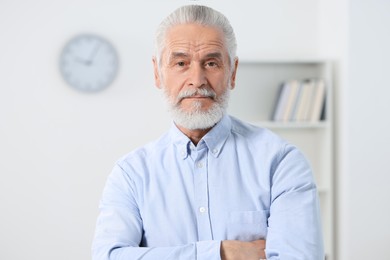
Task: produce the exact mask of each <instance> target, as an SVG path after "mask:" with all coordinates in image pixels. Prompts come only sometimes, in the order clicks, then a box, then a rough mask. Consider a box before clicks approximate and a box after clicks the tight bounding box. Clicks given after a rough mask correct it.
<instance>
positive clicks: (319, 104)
mask: <svg viewBox="0 0 390 260" xmlns="http://www.w3.org/2000/svg"><path fill="white" fill-rule="evenodd" d="M325 97H326V87H325V82H324V80H321V79H319V80H316V81H315V92H314V94H313V105H312V107H311V111H310V112H311V114H310V117H309V121H311V122H317V121H320V120H321V117H322V115H321V114H322V113H323V110H324V107H325Z"/></svg>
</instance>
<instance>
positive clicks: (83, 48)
mask: <svg viewBox="0 0 390 260" xmlns="http://www.w3.org/2000/svg"><path fill="white" fill-rule="evenodd" d="M60 71H61V74H62V76H63V77H64V79H65V81H66V82H67V83H68V84H69V85H71V86H72V87H74V88H76V89H78V90H82V91H86V92H93V91H98V90H102V89H104V88H106V87H107V86H109V85H110V84H111V83H112V81H113V80H114V79H115V76H116V74H117V71H118V55H117V53H116V51H115V49H114V47H113V46H112V45H111V44H110V43H109V42H108V41H107V40H105V39H103V38H102V37H100V36H97V35H89V34H83V35H79V36H76V37H74V38H73V39H71V40H70V41H69V42H68V43H67V44H66V45H65V47H64V49H63V51H62V53H61V57H60Z"/></svg>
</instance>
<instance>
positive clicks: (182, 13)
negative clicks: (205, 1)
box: [155, 5, 237, 68]
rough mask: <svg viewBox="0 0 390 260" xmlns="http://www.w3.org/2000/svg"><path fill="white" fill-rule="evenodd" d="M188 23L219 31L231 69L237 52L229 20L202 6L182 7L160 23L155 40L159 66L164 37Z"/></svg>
mask: <svg viewBox="0 0 390 260" xmlns="http://www.w3.org/2000/svg"><path fill="white" fill-rule="evenodd" d="M188 23H196V24H200V25H204V26H209V27H216V28H218V29H220V30H221V31H222V32H223V34H224V36H225V41H226V44H227V51H228V54H229V59H230V65H231V67H232V68H233V66H234V59H235V58H236V50H237V43H236V36H235V35H234V31H233V28H232V26H231V25H230V22H229V20H228V19H227V18H226V17H225V16H224V15H223V14H222V13H220V12H218V11H216V10H214V9H212V8H210V7H207V6H202V5H186V6H182V7H180V8H178V9H176V10H175V11H174V12H173V13H171V14H170V15H169V16H168V17H166V18H165V19H164V20H163V21H162V22H161V23H160V26H159V27H158V28H157V32H156V39H155V48H156V59H157V62H158V64H159V66H160V65H161V64H160V62H161V53H162V51H163V49H164V47H165V36H166V33H167V32H168V30H169V29H171V28H172V27H174V26H175V25H180V24H188Z"/></svg>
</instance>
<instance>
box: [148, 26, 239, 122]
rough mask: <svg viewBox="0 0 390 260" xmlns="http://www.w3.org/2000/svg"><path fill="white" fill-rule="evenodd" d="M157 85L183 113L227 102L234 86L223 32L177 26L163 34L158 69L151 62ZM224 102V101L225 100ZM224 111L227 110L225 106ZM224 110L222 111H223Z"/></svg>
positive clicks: (200, 27)
mask: <svg viewBox="0 0 390 260" xmlns="http://www.w3.org/2000/svg"><path fill="white" fill-rule="evenodd" d="M154 66H155V80H156V86H157V87H159V88H163V89H164V91H165V94H166V95H167V97H168V100H169V103H170V104H171V105H172V106H174V107H175V109H179V110H180V111H181V112H183V113H187V114H188V115H193V114H194V113H196V112H199V113H206V114H207V112H208V111H210V110H212V109H213V106H214V107H215V106H218V105H220V104H219V103H222V102H224V100H221V99H224V95H225V99H227V97H226V96H227V92H228V90H229V88H233V87H234V84H235V72H236V66H234V70H233V71H232V70H231V66H230V62H229V55H228V52H227V48H226V43H225V40H224V37H223V33H222V32H221V31H220V30H218V29H216V28H213V27H205V26H202V25H198V24H184V25H177V26H175V27H173V28H171V29H170V30H169V31H168V32H167V35H166V41H165V48H164V50H163V52H162V54H161V64H160V66H161V67H160V70H158V64H157V61H156V60H154ZM225 101H226V102H225V103H227V100H225ZM225 108H226V107H225ZM225 108H224V109H225Z"/></svg>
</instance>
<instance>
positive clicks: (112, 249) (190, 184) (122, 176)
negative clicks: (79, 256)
mask: <svg viewBox="0 0 390 260" xmlns="http://www.w3.org/2000/svg"><path fill="white" fill-rule="evenodd" d="M257 239H266V255H267V259H282V260H289V259H300V260H303V259H307V260H317V259H318V260H320V259H321V260H322V259H324V253H323V244H322V234H321V224H320V213H319V203H318V194H317V189H316V185H315V182H314V180H313V174H312V171H311V169H310V166H309V164H308V162H307V160H306V159H305V158H304V156H303V155H302V153H301V152H299V151H298V150H297V148H295V147H294V146H292V145H290V144H288V143H287V142H286V141H284V140H282V139H281V138H279V137H278V136H276V135H275V134H273V133H272V132H270V131H268V130H266V129H263V128H258V127H255V126H251V125H248V124H246V123H243V122H241V121H239V120H237V119H235V118H233V117H230V116H224V117H223V119H222V120H221V121H220V122H219V123H218V124H217V125H216V126H215V127H214V128H212V129H211V130H210V131H209V132H208V133H207V134H206V135H205V136H204V137H203V138H202V140H201V141H200V142H199V143H198V145H197V146H194V145H193V144H192V143H191V141H190V139H189V138H188V137H187V136H185V135H184V134H183V133H182V132H180V131H179V130H178V128H177V127H176V126H174V125H173V126H172V128H171V129H170V131H169V132H168V133H167V134H165V135H164V136H162V137H161V138H160V139H158V140H157V141H155V142H153V143H150V144H148V145H146V146H144V147H142V148H140V149H137V150H135V151H133V152H131V153H129V154H127V155H126V156H125V157H123V158H122V159H120V160H119V161H118V162H117V164H116V165H115V167H114V169H113V171H112V173H111V174H110V176H109V178H108V180H107V183H106V187H105V189H104V192H103V196H102V200H101V202H100V215H99V217H98V220H97V225H96V233H95V238H94V242H93V246H92V254H93V259H94V260H103V259H126V260H131V259H145V260H146V259H153V260H156V259H157V260H163V259H173V260H186V259H198V260H201V259H202V260H203V259H204V260H214V259H221V258H220V244H221V241H222V240H241V241H252V240H257Z"/></svg>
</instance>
